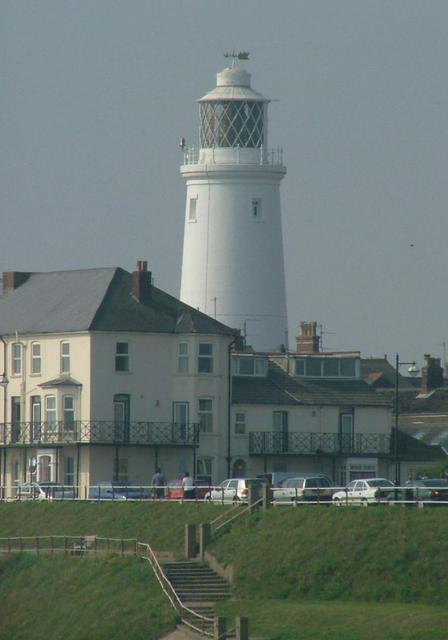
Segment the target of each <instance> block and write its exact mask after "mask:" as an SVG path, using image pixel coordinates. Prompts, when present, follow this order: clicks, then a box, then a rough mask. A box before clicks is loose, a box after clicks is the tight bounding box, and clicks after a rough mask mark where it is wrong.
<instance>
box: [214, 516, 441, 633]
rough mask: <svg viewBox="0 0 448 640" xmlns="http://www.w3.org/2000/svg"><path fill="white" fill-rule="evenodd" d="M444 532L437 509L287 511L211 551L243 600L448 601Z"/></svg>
mask: <svg viewBox="0 0 448 640" xmlns="http://www.w3.org/2000/svg"><path fill="white" fill-rule="evenodd" d="M447 530H448V509H444V508H440V507H439V508H433V509H430V508H427V509H423V510H422V509H415V508H409V509H404V508H401V507H400V508H398V507H397V508H392V507H384V508H370V509H361V508H356V507H353V508H351V507H348V508H345V507H344V508H340V509H337V508H333V507H300V508H287V507H284V508H276V509H271V510H270V512H268V513H266V514H260V515H254V516H252V517H250V518H246V519H244V520H242V521H240V522H237V523H236V524H235V525H234V526H233V528H232V529H231V531H230V532H229V533H227V534H225V535H223V536H221V537H220V538H219V539H218V540H217V541H216V542H215V543H214V544H213V545H212V548H211V551H212V552H213V553H214V554H215V555H216V557H217V558H218V559H219V560H220V561H221V562H222V563H223V564H232V565H233V566H234V568H235V585H236V591H237V594H238V596H239V597H240V598H243V599H244V598H262V599H272V598H275V599H276V598H282V599H291V600H307V599H308V600H362V601H374V602H381V601H384V602H394V601H395V602H403V603H405V602H419V603H425V604H430V605H434V604H440V603H445V604H446V603H447V602H448V572H447V570H446V567H447V566H448V535H447V533H446V532H447ZM447 637H448V633H447Z"/></svg>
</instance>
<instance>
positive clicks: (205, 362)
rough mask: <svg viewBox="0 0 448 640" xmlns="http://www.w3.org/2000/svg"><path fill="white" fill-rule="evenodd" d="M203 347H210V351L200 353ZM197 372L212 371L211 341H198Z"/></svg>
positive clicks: (209, 372) (205, 372) (208, 372)
mask: <svg viewBox="0 0 448 640" xmlns="http://www.w3.org/2000/svg"><path fill="white" fill-rule="evenodd" d="M203 347H210V353H201V348H202V351H204V349H203ZM198 373H203V374H211V373H213V343H212V342H200V343H199V345H198Z"/></svg>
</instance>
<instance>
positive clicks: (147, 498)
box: [0, 478, 448, 517]
mask: <svg viewBox="0 0 448 640" xmlns="http://www.w3.org/2000/svg"><path fill="white" fill-rule="evenodd" d="M292 481H293V479H292V478H291V479H289V481H288V480H287V481H286V482H285V483H284V484H283V486H280V487H274V488H271V497H270V503H271V504H272V505H273V506H287V505H289V506H300V505H328V504H332V503H333V504H336V505H339V506H342V505H347V504H353V505H355V504H361V505H365V506H367V505H370V504H389V505H393V504H402V505H416V504H417V505H419V506H425V505H430V504H440V505H444V504H448V483H447V481H446V480H440V484H438V481H436V480H434V481H431V486H418V485H417V486H415V485H405V486H397V487H396V486H394V485H393V484H392V483H391V484H390V485H387V486H378V487H372V489H371V490H369V489H368V488H366V487H364V488H363V489H362V490H356V488H355V489H352V488H350V486H349V487H338V486H330V485H329V484H328V485H326V486H314V487H312V486H303V485H300V484H297V485H296V486H289V485H290V484H291V482H292ZM67 500H68V501H87V502H103V501H106V502H110V501H113V502H118V503H123V502H128V501H135V502H174V501H175V502H181V503H196V504H207V503H212V504H217V505H223V506H225V505H227V506H240V507H241V506H242V507H243V508H244V505H245V504H249V502H250V500H249V496H243V497H241V496H240V495H237V493H236V490H235V489H227V488H224V487H222V486H212V485H211V486H197V487H195V488H193V489H190V490H187V491H184V490H183V488H182V487H181V486H179V485H176V486H170V485H168V486H160V487H156V486H153V485H146V486H143V485H142V486H133V485H132V486H131V485H115V484H112V483H105V484H99V485H94V486H90V487H88V486H84V487H78V486H64V485H56V484H51V483H47V484H45V483H42V484H39V483H28V484H25V485H19V486H18V487H14V488H12V489H6V488H5V487H0V501H4V502H9V501H19V502H29V501H32V502H44V501H47V502H59V501H67ZM240 511H241V509H240ZM219 517H221V516H219ZM223 517H227V514H225V515H224V516H223Z"/></svg>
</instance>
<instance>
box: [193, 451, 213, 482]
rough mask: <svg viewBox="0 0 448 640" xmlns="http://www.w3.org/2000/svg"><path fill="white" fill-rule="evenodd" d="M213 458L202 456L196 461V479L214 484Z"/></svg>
mask: <svg viewBox="0 0 448 640" xmlns="http://www.w3.org/2000/svg"><path fill="white" fill-rule="evenodd" d="M212 476H213V458H211V457H209V456H200V457H199V458H197V460H196V478H197V479H198V480H201V481H202V482H207V483H208V484H211V483H212Z"/></svg>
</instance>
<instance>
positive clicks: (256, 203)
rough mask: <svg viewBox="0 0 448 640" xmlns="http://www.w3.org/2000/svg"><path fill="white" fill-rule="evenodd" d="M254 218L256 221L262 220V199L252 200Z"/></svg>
mask: <svg viewBox="0 0 448 640" xmlns="http://www.w3.org/2000/svg"><path fill="white" fill-rule="evenodd" d="M252 217H253V219H254V220H260V218H261V200H260V198H252Z"/></svg>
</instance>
